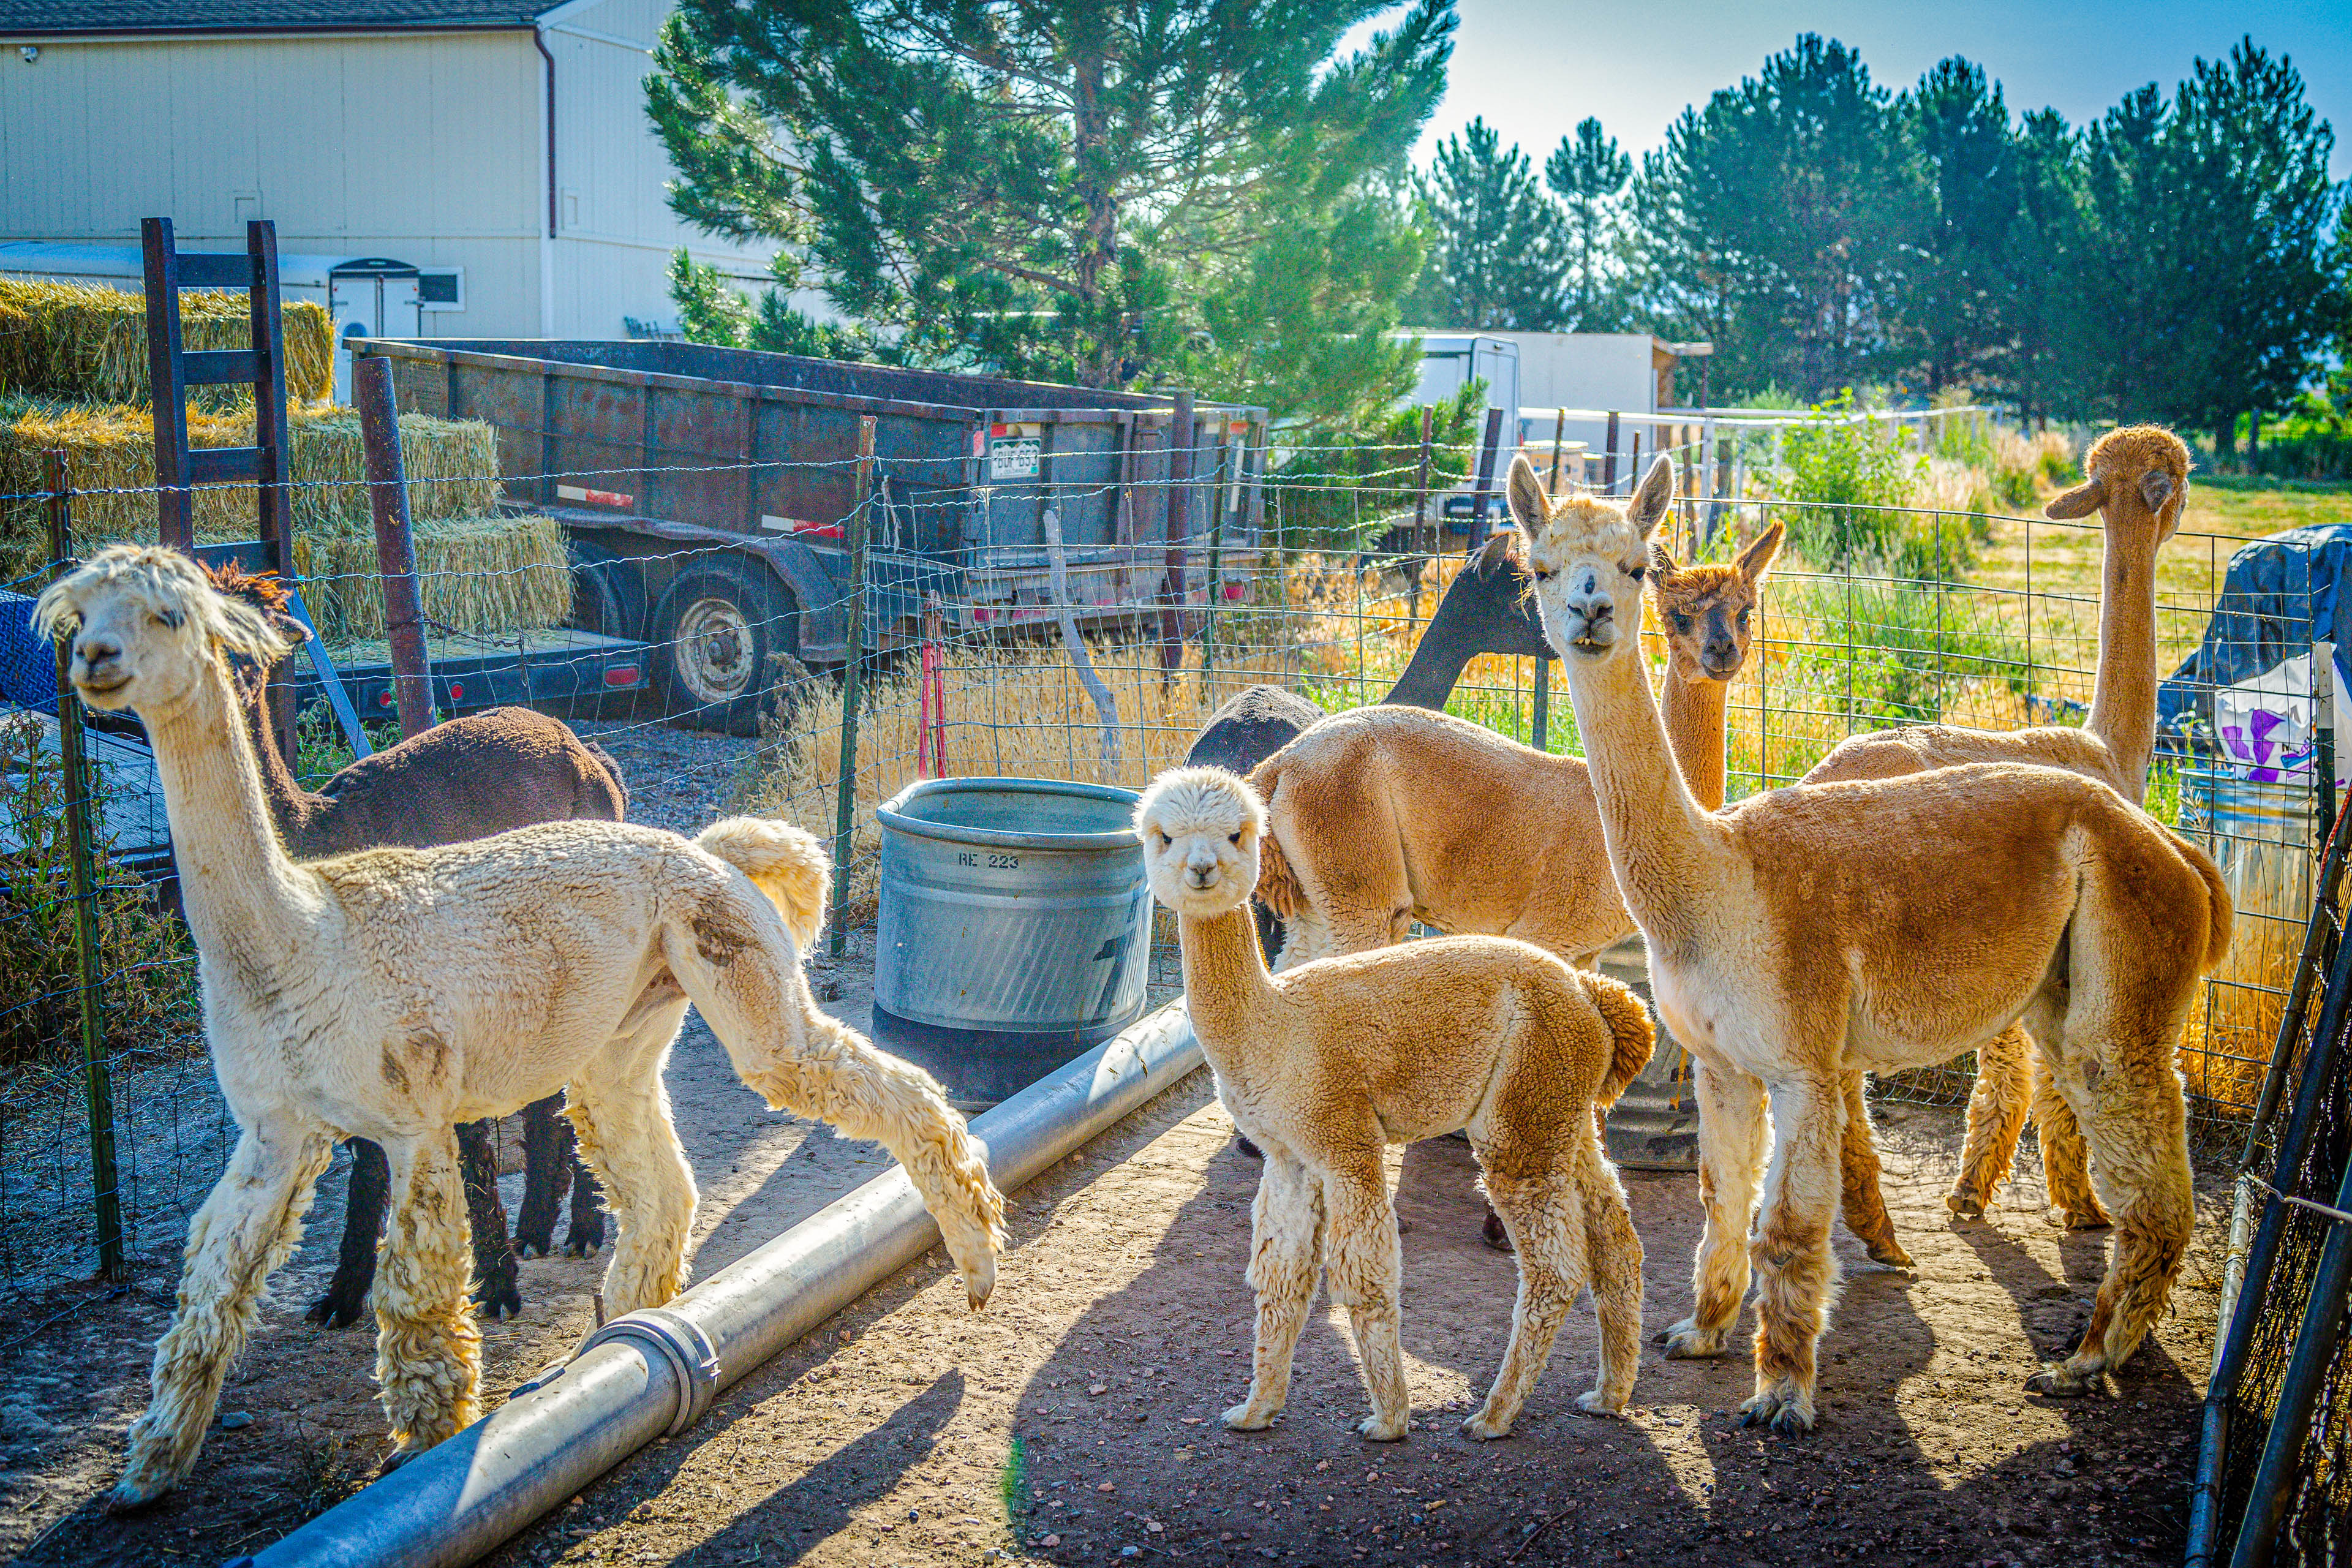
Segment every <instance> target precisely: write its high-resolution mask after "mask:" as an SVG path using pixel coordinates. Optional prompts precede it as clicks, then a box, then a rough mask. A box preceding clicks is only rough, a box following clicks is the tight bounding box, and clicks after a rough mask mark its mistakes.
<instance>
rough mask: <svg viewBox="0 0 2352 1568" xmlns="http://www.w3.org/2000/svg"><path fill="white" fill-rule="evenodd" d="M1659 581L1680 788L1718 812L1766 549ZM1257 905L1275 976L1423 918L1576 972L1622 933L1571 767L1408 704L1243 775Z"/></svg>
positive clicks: (1618, 902) (1328, 723)
mask: <svg viewBox="0 0 2352 1568" xmlns="http://www.w3.org/2000/svg"><path fill="white" fill-rule="evenodd" d="M1780 535H1781V531H1780V525H1779V524H1778V523H1775V524H1774V525H1773V526H1772V528H1771V530H1770V531H1769V532H1767V533H1765V534H1763V535H1762V536H1761V537H1759V539H1757V540H1756V541H1755V542H1753V543H1751V544H1750V545H1748V548H1747V549H1745V550H1744V551H1742V552H1740V555H1739V559H1738V562H1737V563H1735V564H1733V565H1730V566H1688V567H1682V568H1678V569H1674V570H1672V571H1669V572H1665V573H1663V574H1662V580H1661V582H1660V584H1659V585H1658V591H1659V612H1660V618H1661V620H1662V622H1663V623H1664V626H1665V628H1666V644H1667V648H1668V658H1667V666H1666V724H1667V729H1668V732H1669V733H1670V734H1671V735H1672V736H1673V739H1674V747H1675V755H1676V756H1677V757H1679V758H1680V759H1681V760H1682V763H1683V766H1684V768H1685V776H1686V777H1687V778H1688V779H1689V780H1690V784H1691V788H1692V791H1693V792H1694V793H1695V794H1696V795H1698V796H1699V797H1700V799H1701V800H1703V801H1707V802H1711V803H1712V805H1718V806H1719V805H1722V804H1723V791H1724V742H1723V715H1724V700H1725V696H1726V694H1727V691H1728V690H1729V686H1728V684H1727V683H1728V682H1729V681H1730V679H1732V677H1734V676H1735V675H1737V674H1738V672H1739V667H1740V664H1741V662H1742V661H1743V660H1744V659H1745V658H1746V657H1747V653H1748V620H1749V616H1750V614H1751V612H1752V611H1753V609H1754V607H1755V605H1756V602H1757V599H1758V597H1759V594H1760V592H1761V589H1762V584H1763V579H1764V574H1765V572H1766V571H1767V569H1769V566H1770V565H1771V563H1772V557H1773V556H1774V555H1775V554H1776V553H1777V552H1779V551H1780ZM1250 783H1251V784H1252V786H1253V787H1254V788H1255V789H1256V790H1257V792H1258V794H1259V795H1260V797H1261V798H1263V799H1264V800H1265V803H1266V823H1267V838H1268V847H1267V850H1266V853H1265V868H1264V869H1263V870H1262V871H1261V873H1260V875H1259V880H1258V897H1259V898H1260V899H1261V900H1264V902H1265V905H1266V907H1267V908H1268V909H1271V910H1273V911H1274V912H1275V913H1276V915H1278V916H1280V917H1281V918H1282V919H1283V920H1284V921H1286V922H1288V935H1287V937H1286V941H1285V942H1284V944H1283V950H1282V952H1281V955H1280V957H1279V958H1278V959H1277V960H1276V967H1277V968H1278V969H1284V970H1286V969H1288V968H1290V967H1291V966H1292V965H1293V964H1297V963H1309V962H1312V961H1313V960H1315V959H1318V958H1328V957H1332V956H1334V955H1335V954H1338V953H1343V952H1365V951H1367V950H1369V949H1371V948H1375V947H1385V946H1388V945H1389V944H1391V943H1392V942H1402V941H1403V940H1404V939H1405V936H1406V935H1407V933H1408V931H1410V929H1411V927H1412V922H1413V921H1422V922H1423V923H1424V924H1427V925H1433V926H1435V927H1437V928H1439V929H1440V930H1443V931H1457V932H1467V931H1483V932H1486V933H1487V934H1490V935H1494V936H1515V937H1517V938H1519V939H1520V940H1521V941H1524V942H1534V943H1535V944H1536V945H1537V946H1538V947H1541V948H1545V949H1548V950H1549V951H1550V952H1555V953H1557V954H1559V956H1560V957H1562V958H1564V959H1566V960H1568V961H1569V962H1570V963H1573V964H1576V965H1577V966H1579V967H1580V968H1587V969H1589V968H1591V966H1592V963H1593V962H1594V961H1595V960H1596V959H1597V958H1598V957H1599V956H1600V954H1601V950H1603V949H1604V948H1607V947H1609V946H1611V945H1612V944H1613V943H1615V942H1619V941H1620V940H1622V938H1624V937H1625V936H1627V935H1628V934H1630V933H1631V932H1632V931H1633V917H1632V916H1631V915H1629V914H1627V913H1626V912H1625V901H1624V900H1623V899H1622V898H1620V897H1619V896H1618V892H1617V884H1616V881H1615V879H1613V878H1612V876H1611V875H1610V871H1609V852H1608V848H1607V847H1606V846H1605V845H1604V844H1603V843H1602V842H1601V808H1600V805H1599V803H1598V802H1597V801H1596V800H1595V799H1594V798H1593V794H1592V780H1591V773H1590V772H1589V770H1588V769H1587V768H1586V766H1585V762H1584V759H1583V758H1581V757H1564V756H1553V755H1551V754H1549V753H1548V752H1538V751H1536V750H1534V749H1533V748H1531V747H1528V746H1522V745H1520V744H1519V743H1518V742H1516V741H1508V740H1506V739H1504V738H1503V737H1502V736H1500V735H1497V734H1496V733H1495V732H1494V731H1491V730H1488V729H1486V728H1485V727H1484V726H1482V725H1478V724H1473V723H1471V722H1469V721H1466V720H1462V719H1455V718H1453V717H1450V716H1448V715H1446V714H1443V713H1433V712H1427V711H1424V710H1421V709H1417V708H1387V707H1383V708H1359V709H1356V710H1352V711H1349V712H1345V713H1337V714H1334V715H1332V716H1331V717H1330V718H1328V719H1325V720H1323V721H1321V722H1319V723H1318V724H1316V725H1315V726H1314V727H1313V728H1312V729H1309V730H1307V731H1306V732H1305V733H1304V734H1302V735H1300V736H1299V737H1298V738H1297V740H1295V741H1293V742H1290V743H1289V744H1288V745H1286V746H1285V747H1284V748H1283V749H1282V750H1281V751H1279V752H1276V753H1275V754H1274V755H1273V756H1271V757H1268V758H1267V759H1266V760H1265V762H1263V763H1259V764H1258V765H1257V768H1256V769H1255V771H1254V772H1253V773H1251V774H1250Z"/></svg>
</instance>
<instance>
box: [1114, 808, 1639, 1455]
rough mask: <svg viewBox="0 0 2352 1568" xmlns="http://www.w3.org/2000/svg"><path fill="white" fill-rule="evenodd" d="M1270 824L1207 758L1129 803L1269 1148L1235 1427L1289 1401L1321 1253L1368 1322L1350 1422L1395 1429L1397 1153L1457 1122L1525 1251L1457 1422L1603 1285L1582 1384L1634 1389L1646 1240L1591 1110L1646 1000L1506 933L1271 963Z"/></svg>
mask: <svg viewBox="0 0 2352 1568" xmlns="http://www.w3.org/2000/svg"><path fill="white" fill-rule="evenodd" d="M1264 824H1265V816H1264V812H1263V810H1262V808H1261V807H1260V805H1259V804H1258V801H1257V797H1256V796H1255V795H1253V794H1252V793H1251V791H1250V788H1249V786H1248V784H1245V783H1244V782H1243V781H1242V780H1241V779H1240V778H1237V777H1236V776H1234V774H1232V773H1225V772H1223V771H1222V770H1220V769H1215V768H1181V769H1178V770H1176V771H1174V772H1171V773H1163V774H1161V775H1160V778H1159V779H1158V780H1157V781H1155V782H1154V783H1153V784H1152V786H1151V788H1150V792H1149V793H1147V794H1146V795H1144V797H1143V801H1142V804H1141V805H1139V807H1138V808H1137V811H1136V831H1137V832H1138V834H1139V836H1140V837H1142V839H1143V847H1144V859H1145V864H1146V866H1147V867H1148V868H1149V870H1150V878H1151V890H1152V893H1153V894H1154V895H1155V896H1156V897H1157V898H1158V899H1159V900H1160V902H1161V903H1163V904H1165V905H1167V906H1168V907H1169V908H1170V909H1171V910H1174V911H1175V913H1176V915H1177V918H1178V926H1179V930H1180V931H1181V937H1182V942H1183V949H1184V999H1185V1006H1186V1008H1187V1010H1188V1011H1189V1012H1190V1013H1191V1015H1192V1028H1193V1032H1194V1033H1195V1034H1197V1035H1198V1036H1199V1037H1200V1040H1201V1049H1202V1053H1203V1054H1204V1055H1206V1056H1207V1058H1209V1065H1210V1066H1211V1067H1213V1068H1215V1069H1216V1075H1217V1093H1218V1095H1219V1097H1220V1098H1221V1099H1222V1100H1223V1101H1224V1105H1225V1109H1226V1110H1228V1111H1230V1112H1231V1113H1232V1115H1233V1118H1234V1125H1236V1126H1237V1127H1239V1128H1240V1129H1241V1130H1242V1131H1243V1132H1244V1133H1245V1134H1246V1135H1248V1137H1249V1138H1250V1139H1251V1140H1253V1141H1254V1142H1255V1143H1256V1144H1257V1146H1258V1147H1259V1148H1260V1149H1261V1150H1263V1151H1264V1152H1265V1172H1264V1174H1263V1175H1261V1176H1260V1178H1259V1181H1258V1190H1257V1203H1256V1205H1255V1209H1254V1210H1253V1212H1252V1215H1251V1256H1250V1266H1249V1283H1250V1286H1251V1288H1252V1289H1254V1290H1255V1291H1256V1293H1257V1339H1256V1349H1255V1356H1254V1359H1253V1362H1252V1365H1251V1374H1250V1388H1249V1397H1248V1398H1247V1399H1246V1400H1245V1401H1244V1402H1243V1403H1242V1404H1240V1405H1234V1407H1233V1408H1232V1409H1230V1410H1228V1411H1226V1412H1225V1425H1227V1426H1233V1427H1237V1428H1240V1429H1243V1430H1245V1431H1246V1430H1255V1429H1256V1428H1258V1427H1261V1426H1270V1425H1272V1424H1273V1421H1274V1419H1275V1417H1276V1415H1280V1414H1281V1412H1282V1408H1283V1405H1284V1404H1285V1402H1286V1400H1287V1399H1288V1397H1289V1392H1290V1362H1291V1352H1292V1351H1293V1350H1294V1349H1295V1348H1296V1347H1297V1342H1298V1333H1299V1330H1300V1329H1301V1327H1303V1326H1304V1324H1305V1323H1306V1321H1307V1308H1308V1306H1309V1305H1310V1304H1311V1303H1312V1302H1313V1300H1314V1298H1315V1278H1316V1270H1317V1268H1318V1264H1319V1265H1320V1266H1321V1268H1323V1270H1324V1271H1325V1273H1326V1275H1327V1277H1328V1281H1329V1285H1330V1290H1331V1299H1332V1300H1335V1301H1338V1302H1340V1303H1342V1304H1344V1305H1345V1306H1346V1307H1347V1309H1348V1313H1349V1321H1351V1322H1352V1323H1353V1324H1354V1326H1355V1331H1356V1348H1357V1352H1358V1355H1359V1356H1360V1360H1361V1364H1362V1370H1363V1377H1364V1386H1365V1388H1366V1390H1367V1391H1368V1392H1369V1394H1370V1396H1371V1405H1372V1413H1371V1415H1370V1416H1368V1417H1367V1418H1366V1419H1365V1420H1364V1421H1362V1422H1361V1423H1360V1424H1359V1425H1358V1426H1357V1428H1356V1429H1357V1430H1358V1431H1359V1432H1360V1433H1362V1434H1363V1435H1364V1436H1367V1437H1370V1438H1374V1439H1376V1440H1379V1441H1383V1442H1385V1441H1390V1440H1392V1439H1395V1438H1398V1437H1402V1436H1404V1433H1405V1426H1406V1423H1407V1419H1408V1417H1409V1415H1410V1411H1409V1409H1408V1405H1407V1400H1406V1394H1405V1381H1404V1363H1403V1357H1402V1350H1401V1349H1400V1346H1399V1340H1398V1336H1399V1332H1400V1327H1401V1319H1400V1316H1399V1308H1398V1291H1399V1275H1400V1272H1401V1269H1402V1261H1401V1258H1400V1257H1399V1253H1398V1247H1397V1223H1396V1210H1395V1209H1394V1207H1393V1206H1392V1205H1391V1203H1390V1200H1389V1190H1388V1174H1387V1167H1386V1163H1385V1161H1384V1159H1383V1154H1382V1151H1383V1150H1384V1149H1385V1147H1386V1146H1387V1145H1388V1144H1391V1143H1402V1142H1412V1141H1414V1140H1416V1139H1422V1138H1434V1137H1437V1136H1439V1135H1440V1134H1442V1133H1446V1132H1452V1131H1455V1130H1457V1129H1461V1130H1466V1131H1468V1133H1469V1135H1470V1142H1471V1146H1472V1147H1473V1148H1474V1149H1475V1150H1476V1152H1477V1155H1478V1163H1479V1167H1480V1169H1481V1170H1483V1171H1484V1172H1485V1174H1486V1194H1487V1198H1488V1201H1489V1202H1491V1203H1492V1204H1493V1205H1495V1208H1496V1212H1497V1213H1499V1214H1500V1215H1502V1216H1503V1223H1504V1224H1505V1225H1506V1226H1508V1227H1509V1230H1510V1235H1511V1240H1512V1242H1513V1244H1514V1245H1515V1247H1516V1248H1517V1257H1518V1260H1519V1293H1518V1302H1517V1307H1516V1308H1515V1309H1514V1310H1513V1312H1512V1317H1511V1339H1510V1344H1509V1346H1508V1348H1507V1349H1506V1351H1505V1352H1504V1354H1503V1365H1502V1369H1501V1371H1500V1372H1499V1373H1496V1378H1495V1385H1494V1388H1493V1389H1492V1390H1491V1391H1490V1392H1489V1393H1488V1394H1487V1395H1486V1404H1485V1405H1483V1406H1482V1407H1481V1408H1480V1409H1479V1411H1478V1413H1477V1414H1476V1415H1473V1416H1471V1417H1470V1418H1469V1419H1468V1420H1466V1421H1465V1422H1464V1423H1463V1424H1462V1430H1463V1431H1464V1432H1465V1433H1467V1434H1468V1435H1469V1436H1473V1437H1482V1438H1484V1437H1499V1436H1503V1435H1504V1434H1506V1433H1507V1432H1508V1431H1509V1430H1510V1429H1511V1424H1512V1423H1513V1422H1514V1421H1516V1420H1517V1418H1518V1414H1519V1408H1520V1406H1521V1405H1523V1404H1524V1403H1525V1402H1526V1400H1527V1396H1528V1391H1529V1390H1530V1389H1532V1388H1533V1387H1534V1386H1535V1383H1536V1379H1537V1378H1538V1376H1540V1375H1541V1374H1542V1373H1543V1368H1544V1363H1545V1361H1546V1360H1547V1359H1549V1356H1550V1354H1551V1346H1552V1340H1553V1338H1554V1336H1555V1335H1557V1334H1558V1333H1559V1325H1560V1321H1561V1320H1562V1319H1563V1318H1564V1317H1565V1316H1566V1315H1567V1313H1568V1310H1569V1308H1570V1307H1571V1306H1573V1305H1574V1304H1575V1301H1576V1293H1577V1291H1578V1290H1579V1289H1581V1288H1582V1287H1584V1286H1586V1285H1588V1284H1589V1285H1590V1286H1591V1289H1592V1299H1593V1302H1594V1305H1595V1309H1596V1310H1598V1312H1599V1313H1600V1318H1601V1367H1600V1379H1599V1385H1598V1386H1597V1387H1595V1388H1593V1389H1592V1390H1591V1392H1590V1393H1587V1394H1582V1395H1580V1397H1579V1398H1578V1400H1577V1404H1578V1405H1579V1407H1580V1408H1581V1409H1583V1410H1585V1411H1587V1412H1590V1413H1591V1414H1594V1415H1601V1414H1614V1413H1615V1412H1618V1411H1621V1410H1622V1409H1623V1408H1624V1406H1625V1397H1626V1395H1627V1394H1629V1393H1631V1392H1632V1390H1633V1373H1634V1368H1635V1363H1637V1362H1638V1360H1639V1359H1640V1353H1641V1332H1642V1243H1641V1238H1640V1237H1637V1236H1635V1235H1634V1234H1633V1215H1632V1213H1631V1211H1630V1210H1629V1209H1628V1208H1627V1206H1626V1203H1625V1193H1624V1189H1623V1188H1622V1187H1621V1186H1619V1185H1618V1184H1617V1173H1616V1172H1615V1170H1613V1169H1612V1167H1611V1166H1610V1164H1609V1162H1608V1159H1607V1157H1606V1156H1605V1155H1603V1154H1602V1153H1601V1141H1600V1138H1599V1136H1598V1135H1597V1134H1596V1133H1595V1131H1593V1121H1594V1118H1593V1110H1592V1108H1593V1107H1594V1106H1596V1105H1606V1104H1608V1103H1609V1102H1610V1101H1611V1100H1614V1099H1615V1098H1616V1097H1617V1095H1618V1094H1619V1093H1620V1092H1621V1091H1622V1089H1624V1087H1625V1085H1626V1084H1628V1083H1630V1082H1632V1081H1633V1075H1634V1074H1635V1073H1637V1072H1639V1071H1641V1069H1642V1065H1643V1063H1644V1062H1646V1061H1648V1060H1649V1059H1650V1051H1651V1048H1652V1046H1653V1044H1654V1034H1653V1031H1652V1029H1651V1026H1650V1016H1649V1013H1648V1012H1647V1011H1646V1010H1645V1009H1644V1008H1643V1005H1642V1003H1641V1000H1640V998H1638V997H1636V996H1635V995H1634V994H1633V993H1632V992H1630V991H1628V990H1627V989H1625V987H1623V986H1622V985H1620V984H1617V983H1616V982H1615V981H1613V980H1607V979H1604V978H1602V977H1601V976H1600V975H1597V974H1581V973H1577V972H1576V971H1574V970H1571V969H1570V968H1569V967H1568V966H1567V965H1566V964H1564V963H1561V962H1560V961H1559V959H1557V958H1554V957H1553V956H1552V955H1551V954H1549V953H1548V952H1544V951H1542V950H1541V949H1539V948H1534V947H1529V946H1528V945H1527V944H1526V943H1524V942H1510V941H1506V940H1503V939H1500V938H1496V937H1486V936H1465V937H1441V938H1437V939H1434V940H1432V941H1429V942H1410V943H1407V944H1406V945H1404V946H1402V947H1396V948H1390V949H1386V950H1383V951H1381V952H1364V953H1357V954H1354V955H1352V956H1349V957H1343V958H1334V959H1328V960H1326V961H1324V962H1322V963H1308V964H1302V965H1300V966H1298V967H1297V968H1295V969H1290V970H1286V971H1285V972H1284V973H1281V974H1278V975H1277V974H1270V973H1267V972H1266V967H1265V958H1264V957H1263V956H1262V955H1261V954H1260V952H1259V951H1258V943H1257V932H1256V927H1255V922H1254V921H1253V920H1252V917H1251V915H1250V910H1249V895H1250V889H1252V888H1253V887H1254V886H1255V885H1256V882H1257V856H1258V845H1259V838H1260V834H1261V833H1262V831H1263V829H1264Z"/></svg>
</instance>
